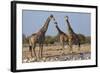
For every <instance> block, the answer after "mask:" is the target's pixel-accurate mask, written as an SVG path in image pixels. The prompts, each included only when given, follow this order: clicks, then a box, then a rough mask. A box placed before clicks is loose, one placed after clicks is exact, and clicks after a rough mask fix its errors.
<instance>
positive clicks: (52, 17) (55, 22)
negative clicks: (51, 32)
mask: <svg viewBox="0 0 100 73" xmlns="http://www.w3.org/2000/svg"><path fill="white" fill-rule="evenodd" d="M50 18H51V19H53V21H54V24H57V21H56V19H55V17H54V16H53V15H52V14H51V15H50Z"/></svg>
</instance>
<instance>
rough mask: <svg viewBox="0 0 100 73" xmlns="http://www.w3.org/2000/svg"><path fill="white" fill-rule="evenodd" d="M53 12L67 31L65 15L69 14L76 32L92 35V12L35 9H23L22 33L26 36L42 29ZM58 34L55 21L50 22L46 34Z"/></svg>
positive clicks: (61, 26)
mask: <svg viewBox="0 0 100 73" xmlns="http://www.w3.org/2000/svg"><path fill="white" fill-rule="evenodd" d="M51 14H53V16H54V17H55V19H56V21H57V22H58V26H59V28H60V29H61V30H62V31H63V32H65V33H68V31H67V22H66V21H65V19H64V17H65V16H69V22H70V24H71V27H72V28H73V30H74V32H75V33H81V34H84V35H86V36H90V35H91V14H90V13H82V12H81V13H79V12H78V13H77V12H54V11H53V12H52V11H35V10H23V11H22V33H23V34H25V35H26V36H30V35H31V34H33V33H36V32H38V31H39V29H41V27H42V26H43V25H44V23H45V22H46V20H47V18H48V17H49V16H50V15H51ZM57 34H58V31H57V29H56V28H55V24H54V21H53V20H51V21H50V23H49V27H48V30H47V32H46V35H50V36H55V35H57Z"/></svg>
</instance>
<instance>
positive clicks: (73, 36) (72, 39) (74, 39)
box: [65, 16, 80, 51]
mask: <svg viewBox="0 0 100 73" xmlns="http://www.w3.org/2000/svg"><path fill="white" fill-rule="evenodd" d="M65 20H66V22H67V25H68V37H69V38H68V43H69V47H70V51H72V45H73V44H78V50H80V40H79V37H78V35H77V34H76V33H75V32H74V31H73V29H72V27H71V24H70V22H69V17H68V16H66V17H65Z"/></svg>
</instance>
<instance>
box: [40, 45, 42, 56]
mask: <svg viewBox="0 0 100 73" xmlns="http://www.w3.org/2000/svg"><path fill="white" fill-rule="evenodd" d="M42 57H43V44H41V53H40V58H42Z"/></svg>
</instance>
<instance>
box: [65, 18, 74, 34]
mask: <svg viewBox="0 0 100 73" xmlns="http://www.w3.org/2000/svg"><path fill="white" fill-rule="evenodd" d="M66 22H67V25H68V33H69V34H74V31H73V29H72V27H71V25H70V22H69V20H68V19H67V20H66Z"/></svg>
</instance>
